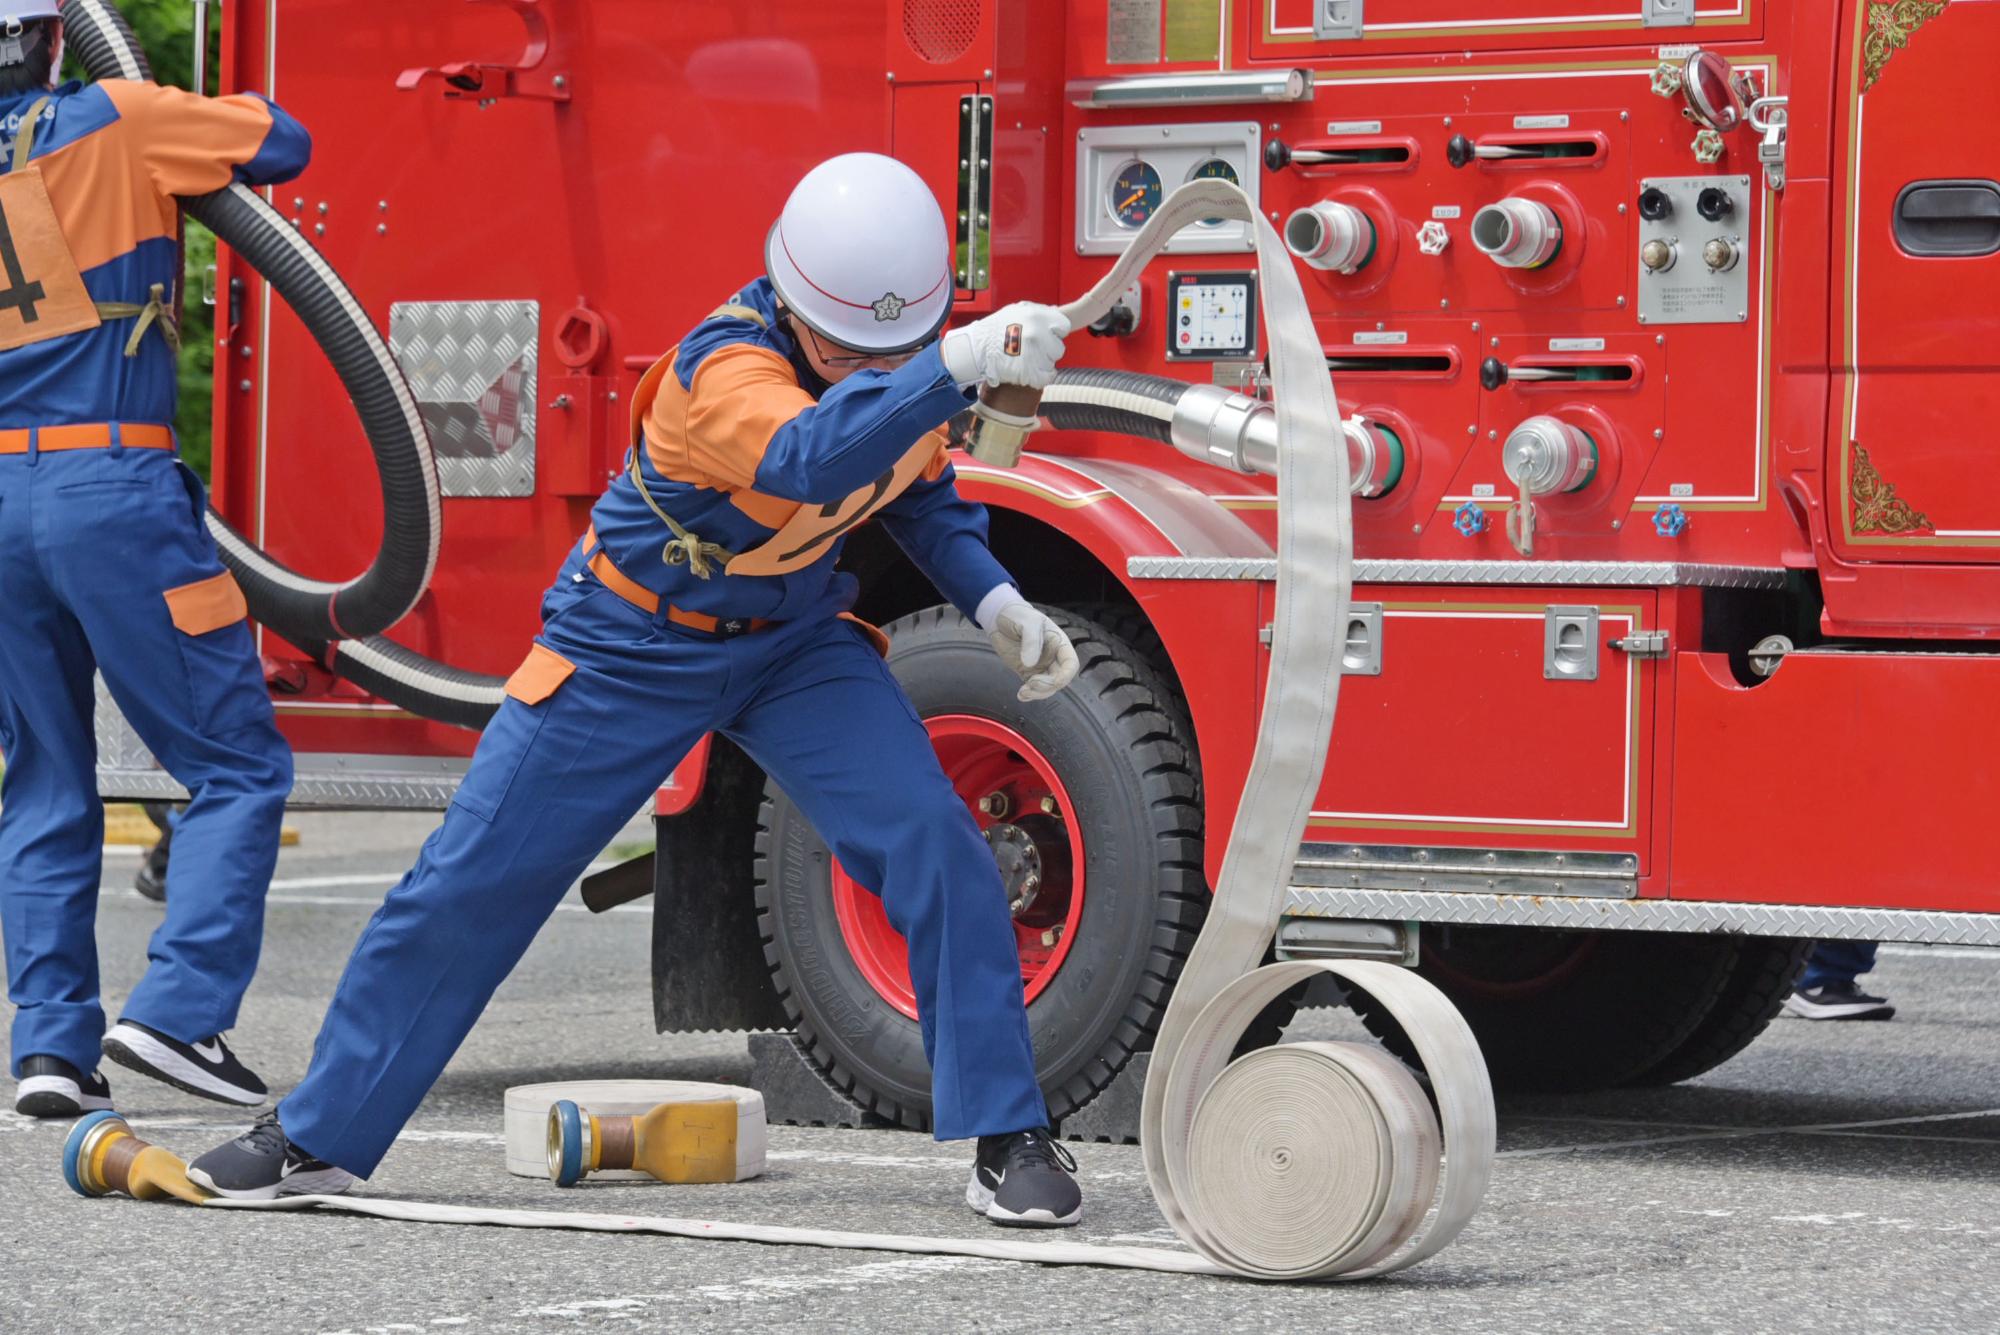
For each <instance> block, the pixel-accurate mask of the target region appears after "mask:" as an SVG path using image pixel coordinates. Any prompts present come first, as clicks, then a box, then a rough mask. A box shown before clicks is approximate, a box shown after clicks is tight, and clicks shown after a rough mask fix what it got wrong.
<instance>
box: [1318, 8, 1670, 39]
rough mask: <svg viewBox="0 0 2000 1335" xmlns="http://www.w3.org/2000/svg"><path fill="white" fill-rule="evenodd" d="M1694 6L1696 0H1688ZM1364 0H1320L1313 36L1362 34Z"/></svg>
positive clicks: (1338, 36)
mask: <svg viewBox="0 0 2000 1335" xmlns="http://www.w3.org/2000/svg"><path fill="white" fill-rule="evenodd" d="M1688 4H1689V5H1690V6H1692V5H1693V4H1694V0H1688ZM1361 11H1362V0H1319V3H1318V4H1316V5H1314V6H1313V36H1314V37H1317V38H1319V39H1320V40H1321V41H1329V40H1331V41H1344V40H1346V39H1348V38H1351V37H1352V38H1358V37H1360V36H1361V29H1362V25H1363V20H1362V16H1361Z"/></svg>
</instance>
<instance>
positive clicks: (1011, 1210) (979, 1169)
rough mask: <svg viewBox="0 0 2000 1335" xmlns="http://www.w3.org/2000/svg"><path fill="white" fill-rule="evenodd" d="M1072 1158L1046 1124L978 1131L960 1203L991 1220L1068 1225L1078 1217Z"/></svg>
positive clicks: (1080, 1196)
mask: <svg viewBox="0 0 2000 1335" xmlns="http://www.w3.org/2000/svg"><path fill="white" fill-rule="evenodd" d="M1075 1171H1076V1160H1075V1159H1073V1158H1071V1157H1070V1152H1069V1151H1068V1150H1066V1149H1064V1148H1063V1147H1062V1145H1061V1143H1060V1142H1058V1141H1057V1140H1056V1139H1055V1137H1053V1136H1051V1135H1050V1134H1049V1133H1048V1130H1047V1128H1045V1127H1036V1128H1035V1129H1034V1130H1033V1131H1014V1132H1010V1133H1009V1134H1007V1135H1004V1136H981V1137H980V1138H979V1157H978V1158H976V1159H974V1160H973V1163H972V1181H971V1183H970V1184H968V1185H967V1186H966V1188H965V1203H966V1204H967V1205H970V1206H971V1207H972V1208H973V1210H974V1211H975V1212H976V1213H979V1214H983V1215H985V1216H986V1217H987V1218H988V1219H991V1220H992V1221H993V1222H994V1223H996V1224H1002V1225H1006V1226H1009V1227H1013V1228H1067V1227H1069V1226H1070V1225H1071V1224H1075V1223H1078V1222H1080V1221H1081V1220H1082V1219H1083V1193H1082V1192H1081V1191H1080V1190H1078V1189H1077V1185H1076V1179H1075V1178H1073V1177H1071V1176H1070V1174H1071V1173H1074V1172H1075Z"/></svg>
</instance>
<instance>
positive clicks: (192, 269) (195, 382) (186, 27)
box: [65, 0, 222, 478]
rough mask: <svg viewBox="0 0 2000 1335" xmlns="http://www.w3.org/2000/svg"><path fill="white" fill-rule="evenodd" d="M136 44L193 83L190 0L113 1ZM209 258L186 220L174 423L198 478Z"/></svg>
mask: <svg viewBox="0 0 2000 1335" xmlns="http://www.w3.org/2000/svg"><path fill="white" fill-rule="evenodd" d="M118 7H119V8H120V9H121V10H123V11H124V13H125V18H126V20H127V21H128V22H129V23H131V25H132V31H133V32H134V33H136V34H137V35H138V38H139V43H140V45H142V46H143V47H145V48H146V58H147V60H149V61H151V62H152V66H153V77H154V78H155V79H157V80H158V81H159V82H161V83H163V84H171V85H172V86H174V87H176V88H192V87H193V86H194V4H193V0H118ZM208 14H209V46H208V87H207V89H206V90H204V91H206V92H209V93H211V94H212V93H214V92H215V91H216V86H217V81H218V75H219V71H220V70H221V67H222V34H221V30H220V24H221V19H222V7H221V6H220V5H219V4H218V5H211V6H209V11H208ZM65 74H66V76H67V77H69V78H73V79H81V78H83V77H84V74H83V70H82V69H81V68H80V67H79V66H78V65H77V64H76V62H75V60H74V59H72V60H71V61H70V62H69V65H68V68H67V69H66V70H65ZM214 263H215V237H214V236H213V235H212V234H210V232H209V231H208V229H207V228H205V227H203V226H202V225H201V224H200V223H197V222H192V221H191V222H189V223H188V225H187V270H186V278H185V282H184V285H183V290H184V291H185V292H186V294H187V298H186V302H185V307H186V316H185V323H184V324H183V325H182V326H181V374H180V382H181V402H180V416H179V419H178V420H177V421H176V423H175V427H176V429H177V430H178V431H179V433H180V438H181V456H182V457H183V458H184V459H186V460H187V461H188V464H189V466H190V467H192V468H193V469H194V470H195V471H196V472H198V473H200V474H201V475H202V476H203V477H204V478H206V477H207V476H208V464H209V448H210V424H211V415H212V413H213V410H214V405H215V312H214V310H213V308H211V307H209V306H206V305H203V304H202V288H203V284H204V282H205V281H206V277H207V273H208V267H209V266H210V265H211V264H214Z"/></svg>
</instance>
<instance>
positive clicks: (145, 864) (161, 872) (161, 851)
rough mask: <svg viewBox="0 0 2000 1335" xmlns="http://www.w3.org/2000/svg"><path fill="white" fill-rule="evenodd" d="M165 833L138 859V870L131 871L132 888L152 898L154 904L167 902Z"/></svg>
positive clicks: (166, 838)
mask: <svg viewBox="0 0 2000 1335" xmlns="http://www.w3.org/2000/svg"><path fill="white" fill-rule="evenodd" d="M169 842H170V840H169V837H168V836H167V835H164V834H163V835H161V836H160V842H159V843H157V844H154V845H153V847H152V849H151V850H150V851H149V852H148V853H147V854H146V856H145V857H144V858H142V859H140V861H139V870H138V871H136V872H134V873H132V888H133V889H134V890H137V891H138V892H139V893H140V894H142V895H144V896H145V897H146V898H147V899H150V900H152V901H153V902H154V903H155V904H164V903H166V902H167V845H168V843H169Z"/></svg>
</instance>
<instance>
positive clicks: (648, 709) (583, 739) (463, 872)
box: [169, 588, 729, 1177]
mask: <svg viewBox="0 0 2000 1335" xmlns="http://www.w3.org/2000/svg"><path fill="white" fill-rule="evenodd" d="M557 596H559V597H560V596H561V592H560V590H559V593H558V595H557ZM541 642H542V643H544V644H546V645H548V646H549V647H551V648H552V649H553V650H554V651H555V652H556V653H558V654H561V655H562V656H563V657H564V658H566V659H568V660H569V661H570V662H572V663H574V664H575V665H576V672H575V674H574V675H573V676H571V677H570V678H569V679H568V680H567V681H565V682H563V683H562V685H561V686H560V687H558V688H557V689H556V690H555V692H554V694H552V695H551V696H549V697H548V698H547V699H546V700H543V701H542V702H541V703H539V704H535V705H528V704H524V703H522V702H521V701H520V700H518V699H510V700H508V701H506V702H505V703H504V704H503V705H502V706H501V708H500V712H499V713H498V714H496V715H495V716H494V718H493V721H492V722H491V723H489V724H488V725H487V727H486V731H485V733H484V734H483V735H482V736H481V737H480V740H479V748H478V750H477V751H476V752H475V753H474V755H473V758H472V765H471V768H470V769H469V770H468V772H467V774H466V777H465V780H464V783H463V784H462V785H461V786H460V788H459V792H458V796H457V797H456V798H455V799H454V801H453V803H452V806H451V809H450V811H449V812H448V813H447V814H446V816H445V820H444V824H443V825H442V826H441V827H440V828H439V829H438V830H437V831H436V833H434V834H433V835H432V836H431V837H430V839H429V840H428V841H427V842H426V843H425V844H424V848H423V852H422V853H421V854H420V855H419V856H418V858H417V865H416V866H415V867H414V868H412V869H411V871H410V873H409V875H407V876H405V877H404V878H403V880H402V882H401V883H400V884H398V885H397V886H396V888H395V889H394V890H392V891H390V893H389V896H388V898H387V899H386V900H385V901H384V902H383V904H382V907H381V908H380V909H379V910H377V911H376V914H375V916H374V918H373V919H372V920H370V922H369V924H368V927H367V929H366V930H365V931H364V932H363V933H362V937H361V940H360V942H359V944H357V945H356V946H355V949H354V955H353V957H352V958H351V959H350V960H349V961H348V965H347V969H346V972H345V973H343V974H342V975H341V979H340V985H339V987H338V989H337V990H336V991H335V993H334V998H333V1004H332V1006H331V1007H330V1008H329V1009H328V1011H327V1015H326V1020H325V1021H324V1023H323V1024H322V1025H321V1027H320V1033H319V1039H318V1042H317V1043H316V1045H315V1046H314V1048H313V1060H312V1067H311V1069H310V1070H309V1071H308V1072H307V1074H306V1078H305V1080H304V1082H303V1083H301V1084H300V1085H299V1087H298V1088H297V1089H296V1090H294V1091H293V1092H292V1093H291V1095H290V1096H289V1097H288V1098H286V1099H285V1100H284V1102H283V1103H282V1104H280V1105H279V1109H278V1115H279V1119H280V1120H281V1121H282V1122H283V1124H284V1127H285V1131H286V1134H287V1135H289V1136H290V1137H291V1138H292V1139H293V1140H294V1141H295V1142H296V1143H298V1144H299V1145H300V1146H302V1147H304V1148H305V1149H306V1150H307V1151H309V1152H310V1153H312V1154H314V1155H316V1156H318V1157H319V1158H321V1159H325V1160H327V1161H328V1162H330V1163H334V1164H338V1165H339V1166H340V1167H342V1168H345V1169H347V1170H348V1171H349V1172H352V1173H357V1174H360V1175H361V1176H364V1177H365V1176H367V1175H368V1174H370V1173H372V1172H373V1171H374V1170H375V1166H376V1164H378V1163H380V1162H381V1159H382V1156H383V1155H384V1154H385V1153H387V1152H388V1149H389V1146H390V1145H391V1144H392V1143H393V1142H394V1140H395V1138H396V1133H397V1132H398V1131H399V1130H400V1129H401V1128H402V1126H403V1123H405V1122H406V1121H408V1120H409V1118H410V1115H411V1114H412V1113H414V1112H415V1111H416V1108H417V1105H418V1104H419V1103H421V1102H422V1101H423V1097H424V1094H425V1092H426V1091H427V1090H429V1089H430V1087H431V1085H432V1083H433V1082H434V1081H436V1079H437V1077H438V1076H439V1074H440V1073H442V1072H443V1070H444V1067H445V1064H446V1063H447V1062H448V1061H450V1059H451V1055H452V1053H454V1052H455V1051H457V1050H458V1046H459V1044H460V1043H461V1042H463V1041H464V1039H465V1036H466V1034H467V1033H469V1032H471V1029H472V1026H473V1023H474V1022H475V1021H476V1020H478V1018H479V1015H480V1012H481V1011H482V1010H483V1009H484V1008H485V1006H486V1003H487V1001H488V999H489V998H491V997H492V995H493V992H494V990H495V989H497V988H498V987H499V986H500V983H501V981H502V980H504V979H505V978H506V976H507V975H508V973H509V972H511V971H512V970H513V968H514V966H515V964H517V963H518V962H519V961H520V958H521V956H522V955H523V954H524V953H525V952H526V951H527V948H528V944H529V942H531V941H532V940H533V939H534V936H535V933H536V932H537V931H539V930H540V929H541V926H542V924H543V923H544V922H546V921H547V920H548V917H549V915H550V914H551V913H553V912H554V911H555V907H556V905H557V904H558V903H560V902H561V900H562V897H563V895H564V894H565V893H566V892H567V891H568V889H569V887H570V886H571V885H572V884H573V883H574V882H575V880H576V878H577V877H578V876H579V875H580V874H582V872H583V870H584V868H585V867H587V866H588V865H589V863H590V860H591V859H592V858H594V857H596V856H597V855H598V854H599V853H601V852H603V851H604V848H605V846H606V845H607V844H609V843H610V842H611V840H612V838H613V837H614V836H615V835H616V834H617V833H618V830H619V828H620V827H622V826H623V825H624V824H625V822H626V821H627V820H629V819H631V817H632V814H633V813H634V812H636V811H638V810H639V809H640V807H641V806H642V804H643V803H644V802H645V800H646V798H647V796H648V795H650V794H651V793H652V792H653V791H654V790H655V789H656V788H657V787H658V786H659V783H660V781H661V780H662V779H664V778H665V777H666V775H667V773H668V771H669V770H671V769H672V768H673V766H674V765H675V764H676V763H677V762H678V761H679V759H680V757H681V756H682V755H684V754H685V753H686V751H687V749H688V748H689V747H690V746H692V745H693V743H694V742H695V740H696V739H697V738H698V737H700V736H701V735H702V733H704V732H707V731H709V730H710V728H711V727H712V725H713V723H714V721H715V720H716V718H717V717H718V716H719V715H720V714H721V712H722V710H723V692H724V689H725V687H726V685H727V681H728V677H729V668H728V662H727V659H726V657H725V646H724V645H722V644H721V643H719V642H715V643H701V642H695V641H692V640H687V639H685V638H683V637H680V636H679V635H678V634H677V633H676V632H673V631H671V630H667V629H663V628H661V627H659V626H657V625H654V624H653V623H651V622H650V621H649V620H648V619H647V618H646V617H645V616H644V614H642V613H639V612H638V611H636V610H635V609H632V608H630V607H629V606H628V605H627V604H624V603H622V602H620V601H618V599H617V598H616V596H615V595H613V594H611V593H609V592H607V591H605V590H603V589H601V588H593V589H592V590H591V591H590V592H589V593H588V594H587V595H585V596H582V597H580V598H574V597H573V598H571V599H570V600H569V601H568V602H567V603H566V604H565V606H564V609H563V610H562V611H561V612H560V613H559V614H558V615H557V616H555V617H554V618H552V619H551V620H550V621H549V623H548V624H547V625H546V626H545V627H544V629H543V632H542V636H541ZM181 837H182V836H179V835H176V836H175V838H176V840H178V839H179V838H181ZM175 854H176V856H178V855H179V846H178V843H176V847H175ZM169 902H171V900H169Z"/></svg>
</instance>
